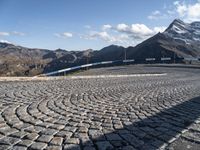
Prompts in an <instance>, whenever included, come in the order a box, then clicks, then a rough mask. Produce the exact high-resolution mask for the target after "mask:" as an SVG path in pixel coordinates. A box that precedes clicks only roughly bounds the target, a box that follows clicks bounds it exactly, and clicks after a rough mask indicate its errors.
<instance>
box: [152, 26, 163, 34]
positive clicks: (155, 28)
mask: <svg viewBox="0 0 200 150" xmlns="http://www.w3.org/2000/svg"><path fill="white" fill-rule="evenodd" d="M153 30H154V32H155V33H158V32H164V31H165V30H166V27H164V26H161V27H154V28H153Z"/></svg>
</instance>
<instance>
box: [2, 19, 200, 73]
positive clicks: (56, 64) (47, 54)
mask: <svg viewBox="0 0 200 150" xmlns="http://www.w3.org/2000/svg"><path fill="white" fill-rule="evenodd" d="M125 51H126V53H127V59H136V60H137V61H140V62H143V61H144V59H145V58H157V60H158V62H159V59H160V58H161V57H171V58H173V57H179V58H182V57H187V58H188V57H198V58H199V57H200V22H193V23H191V24H188V23H184V22H183V21H181V20H178V19H176V20H174V21H173V22H172V23H171V24H170V25H169V27H168V28H167V29H166V30H165V31H164V32H163V33H158V34H156V35H154V36H153V37H151V38H149V39H147V40H146V41H144V42H142V43H140V44H139V45H137V46H135V47H128V48H124V47H122V46H116V45H111V46H108V47H105V48H103V49H101V50H98V51H97V50H91V49H89V50H85V51H66V50H62V49H57V50H54V51H51V50H45V49H30V48H25V47H22V46H16V45H13V44H10V43H0V76H32V75H37V74H41V73H44V72H50V71H54V70H58V69H63V68H67V67H72V66H76V65H80V64H86V63H88V62H89V63H91V62H99V61H110V60H122V59H124V56H125V55H124V54H125ZM88 57H89V58H88Z"/></svg>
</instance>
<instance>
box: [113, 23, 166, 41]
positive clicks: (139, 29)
mask: <svg viewBox="0 0 200 150" xmlns="http://www.w3.org/2000/svg"><path fill="white" fill-rule="evenodd" d="M165 29H166V27H155V28H153V29H150V28H149V27H147V26H146V25H144V24H132V25H127V24H118V25H117V26H116V28H115V30H117V31H118V32H121V33H126V34H128V35H129V36H131V37H134V38H135V39H146V38H148V37H150V36H153V35H154V34H156V33H158V32H163V31H164V30H165Z"/></svg>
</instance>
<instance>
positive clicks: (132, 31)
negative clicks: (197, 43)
mask: <svg viewBox="0 0 200 150" xmlns="http://www.w3.org/2000/svg"><path fill="white" fill-rule="evenodd" d="M165 29H166V27H154V28H149V27H147V26H146V25H144V24H132V25H127V24H125V23H121V24H118V25H116V26H111V25H103V26H102V30H101V31H90V32H89V33H88V34H86V35H83V36H80V38H84V39H87V40H103V41H105V42H108V43H112V44H120V45H123V46H134V45H136V44H138V43H140V42H142V41H143V40H145V39H147V38H149V37H151V36H153V35H154V34H156V33H158V32H163V31H164V30H165Z"/></svg>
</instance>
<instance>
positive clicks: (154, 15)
mask: <svg viewBox="0 0 200 150" xmlns="http://www.w3.org/2000/svg"><path fill="white" fill-rule="evenodd" d="M164 9H165V8H164ZM169 13H171V12H170V11H169ZM168 17H169V16H168V12H167V14H166V13H161V12H160V11H159V10H155V11H153V12H152V13H151V14H150V15H149V16H148V17H147V18H148V19H150V20H158V19H165V18H168Z"/></svg>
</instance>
